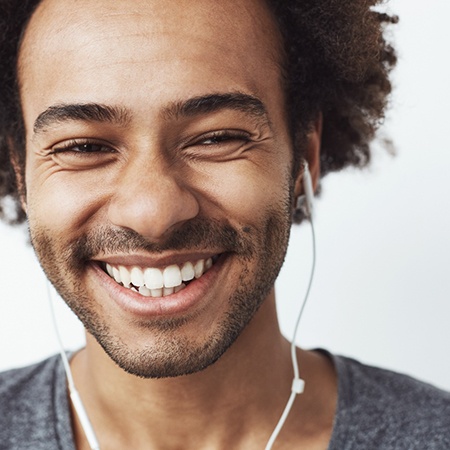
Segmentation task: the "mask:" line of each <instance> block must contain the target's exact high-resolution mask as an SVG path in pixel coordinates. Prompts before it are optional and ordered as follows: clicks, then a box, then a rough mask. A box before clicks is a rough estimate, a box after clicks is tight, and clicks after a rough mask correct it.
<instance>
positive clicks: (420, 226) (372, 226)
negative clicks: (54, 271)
mask: <svg viewBox="0 0 450 450" xmlns="http://www.w3.org/2000/svg"><path fill="white" fill-rule="evenodd" d="M389 8H390V10H391V11H393V12H395V13H397V14H399V16H400V18H401V22H400V24H399V25H398V26H397V27H396V31H395V33H394V35H393V38H394V41H395V43H396V46H397V47H398V49H399V56H400V60H399V65H398V69H397V70H396V72H395V76H394V82H395V88H396V89H395V95H394V97H393V102H392V108H391V112H390V114H389V118H388V120H387V122H386V125H385V127H384V128H383V134H384V135H387V136H389V137H391V138H392V139H393V140H394V142H395V145H396V150H397V156H395V157H391V156H389V155H388V154H387V152H384V151H382V150H381V151H378V152H377V156H376V157H375V159H374V162H373V164H372V165H371V167H370V168H369V169H367V170H364V171H356V170H350V171H347V172H346V173H340V174H332V175H330V176H328V177H327V178H326V179H325V180H324V182H323V193H322V196H321V198H320V199H319V200H318V201H317V202H316V219H315V224H316V233H317V240H318V244H317V245H318V263H317V271H316V278H315V282H314V287H313V290H312V294H311V296H310V299H309V303H308V306H307V308H306V312H305V315H304V317H303V320H302V324H301V330H300V333H299V337H298V343H299V344H301V345H303V346H306V347H317V346H320V347H325V348H328V349H330V350H332V351H334V352H337V353H341V354H346V355H350V356H353V357H356V358H358V359H360V360H362V361H364V362H366V363H371V364H376V365H379V366H382V367H387V368H392V369H395V370H398V371H402V372H405V373H409V374H411V375H413V376H415V377H418V378H421V379H423V380H426V381H429V382H432V383H433V384H436V385H438V386H441V387H444V388H446V389H450V352H449V344H450V327H449V325H448V324H449V321H450V301H449V300H450V299H449V297H450V256H449V255H450V239H449V232H450V212H449V206H450V202H449V194H450V144H449V137H448V133H449V129H450V114H449V112H448V108H449V105H450V88H449V85H448V84H449V82H450V63H449V60H450V56H449V44H450V37H449V32H448V31H447V27H448V25H447V20H448V17H450V3H449V2H447V1H446V0H429V1H427V2H423V1H419V0H393V1H392V2H391V3H390V5H389ZM55 207H57V205H55ZM310 248H311V240H310V231H309V229H308V226H307V225H303V226H301V227H295V229H294V230H293V234H292V239H291V245H290V249H289V252H288V257H287V260H286V264H285V267H284V268H283V271H282V273H281V275H280V277H279V280H278V283H277V293H278V300H279V311H280V322H281V327H282V330H283V332H284V333H285V334H286V335H287V336H290V335H291V334H292V330H293V325H294V320H295V317H294V316H295V314H296V313H297V311H298V308H299V304H300V300H301V299H302V297H303V294H304V291H305V287H306V282H307V277H308V270H309V266H310V262H311V252H310ZM0 255H1V256H0V370H2V369H7V368H10V367H14V366H18V365H23V364H28V363H30V362H34V361H37V360H40V359H42V358H44V357H45V356H47V355H50V354H52V353H54V352H55V351H56V349H57V346H56V339H55V336H54V332H53V329H52V326H51V322H50V314H49V309H48V304H47V298H46V288H45V281H44V277H43V275H42V273H41V270H40V268H39V265H38V264H37V262H36V259H35V257H34V255H33V253H32V250H31V248H30V247H29V246H27V244H26V237H25V233H24V232H23V230H17V229H12V228H9V227H7V226H5V225H3V224H1V225H0ZM57 313H58V316H59V318H60V322H61V324H62V325H61V328H62V332H63V339H64V341H65V344H66V346H67V347H68V348H77V347H78V346H81V345H82V342H83V332H82V327H81V326H80V324H79V323H78V321H77V320H76V319H75V318H74V317H73V316H72V314H71V313H70V312H69V311H68V310H67V308H66V307H65V306H64V305H63V304H62V302H61V301H60V302H59V303H58V311H57Z"/></svg>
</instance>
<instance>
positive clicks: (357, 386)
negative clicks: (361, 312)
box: [333, 356, 450, 450]
mask: <svg viewBox="0 0 450 450" xmlns="http://www.w3.org/2000/svg"><path fill="white" fill-rule="evenodd" d="M333 360H334V363H335V366H336V370H337V373H338V379H339V383H338V389H339V400H338V411H337V416H336V421H335V431H336V434H337V435H339V437H341V438H343V441H342V443H343V442H346V443H347V446H345V447H344V446H341V447H336V448H346V449H347V448H349V449H350V448H355V449H356V448H365V449H372V448H373V449H375V448H377V449H378V448H383V449H385V450H389V449H392V450H394V449H395V450H402V449H405V450H411V449H421V450H423V449H428V450H438V449H439V450H441V449H447V448H450V393H448V392H445V391H442V390H440V389H437V388H435V387H434V386H431V385H429V384H426V383H423V382H420V381H418V380H415V379H413V378H411V377H409V376H406V375H401V374H398V373H395V372H392V371H389V370H384V369H379V368H375V367H371V366H367V365H364V364H361V363H359V362H357V361H355V360H352V359H349V358H345V357H336V356H335V357H333Z"/></svg>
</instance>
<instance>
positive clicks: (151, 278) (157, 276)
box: [144, 268, 164, 289]
mask: <svg viewBox="0 0 450 450" xmlns="http://www.w3.org/2000/svg"><path fill="white" fill-rule="evenodd" d="M144 281H145V285H146V286H147V287H148V288H149V289H161V288H162V287H163V286H164V278H163V274H162V272H161V271H160V270H159V269H152V268H149V269H145V271H144Z"/></svg>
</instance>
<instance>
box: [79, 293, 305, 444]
mask: <svg viewBox="0 0 450 450" xmlns="http://www.w3.org/2000/svg"><path fill="white" fill-rule="evenodd" d="M72 368H73V371H74V377H75V382H76V384H77V388H78V390H79V391H80V394H81V397H82V399H83V401H84V402H85V406H86V409H87V411H88V414H89V416H90V417H91V421H92V423H93V426H94V429H95V431H96V433H97V435H98V437H99V440H100V444H101V446H102V449H103V448H107V449H109V448H111V449H114V448H126V447H130V445H131V444H132V445H131V446H132V447H133V448H137V449H139V448H185V449H190V448H195V449H202V448H209V449H210V448H214V449H222V448H223V449H225V448H246V449H253V448H255V449H261V448H264V446H265V443H266V442H267V439H268V437H269V436H270V433H271V431H272V429H273V427H274V426H275V424H276V422H277V420H278V418H279V416H280V414H281V411H282V408H283V407H284V404H285V402H286V400H287V397H288V396H289V393H290V385H291V381H292V376H293V371H292V363H291V360H290V348H289V343H288V342H287V341H286V340H285V339H284V338H283V337H282V336H281V334H280V331H279V328H278V323H277V319H276V311H275V299H274V295H273V293H272V294H271V295H270V297H269V298H268V299H267V301H266V302H265V303H264V304H263V306H262V307H261V308H260V310H259V311H258V313H257V314H256V315H255V317H254V318H253V320H252V322H251V323H250V324H249V325H248V326H247V328H246V329H245V330H244V331H243V333H242V334H241V335H240V337H239V338H238V339H237V340H236V342H235V343H234V344H233V345H232V346H231V347H230V349H229V350H228V351H227V352H226V353H225V354H224V355H223V356H222V357H221V358H220V359H219V361H217V362H216V363H215V364H212V365H211V366H209V367H208V368H206V369H205V370H203V371H200V372H197V373H194V374H191V375H187V376H181V377H176V378H165V379H141V378H138V377H136V376H133V375H130V374H128V373H126V372H124V371H123V370H122V369H120V368H119V367H118V366H116V365H115V363H113V362H112V361H111V360H110V358H109V357H108V356H107V355H106V354H105V353H104V351H103V350H102V349H101V347H100V346H99V345H98V344H97V342H96V341H95V340H94V339H93V338H92V336H90V335H88V336H87V345H86V349H85V350H83V351H81V352H80V353H78V354H77V355H76V356H75V357H74V358H73V360H72ZM305 370H306V371H307V370H308V369H306V368H305ZM302 400H303V399H302ZM75 434H76V437H77V441H78V443H80V445H79V446H78V448H83V445H82V444H81V443H82V442H83V439H84V437H83V434H82V432H81V430H80V429H79V427H78V426H77V424H75ZM103 443H106V445H104V444H103ZM149 444H152V445H149Z"/></svg>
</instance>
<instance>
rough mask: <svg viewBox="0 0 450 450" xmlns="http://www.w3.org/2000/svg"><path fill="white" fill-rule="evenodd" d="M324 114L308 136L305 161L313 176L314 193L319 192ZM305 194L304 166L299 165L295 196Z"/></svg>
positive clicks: (314, 124)
mask: <svg viewBox="0 0 450 450" xmlns="http://www.w3.org/2000/svg"><path fill="white" fill-rule="evenodd" d="M322 122H323V118H322V113H319V114H318V115H317V118H316V120H314V122H313V124H312V127H311V129H310V131H309V132H308V134H307V136H306V140H307V142H306V149H305V154H304V157H303V159H304V160H305V161H306V162H307V163H308V168H309V172H310V174H311V181H312V185H313V189H314V192H316V191H317V186H318V184H319V179H320V146H321V141H322ZM303 193H304V189H303V165H302V164H300V165H299V170H298V174H297V177H296V179H295V186H294V194H295V198H297V197H298V196H300V195H302V194H303Z"/></svg>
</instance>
